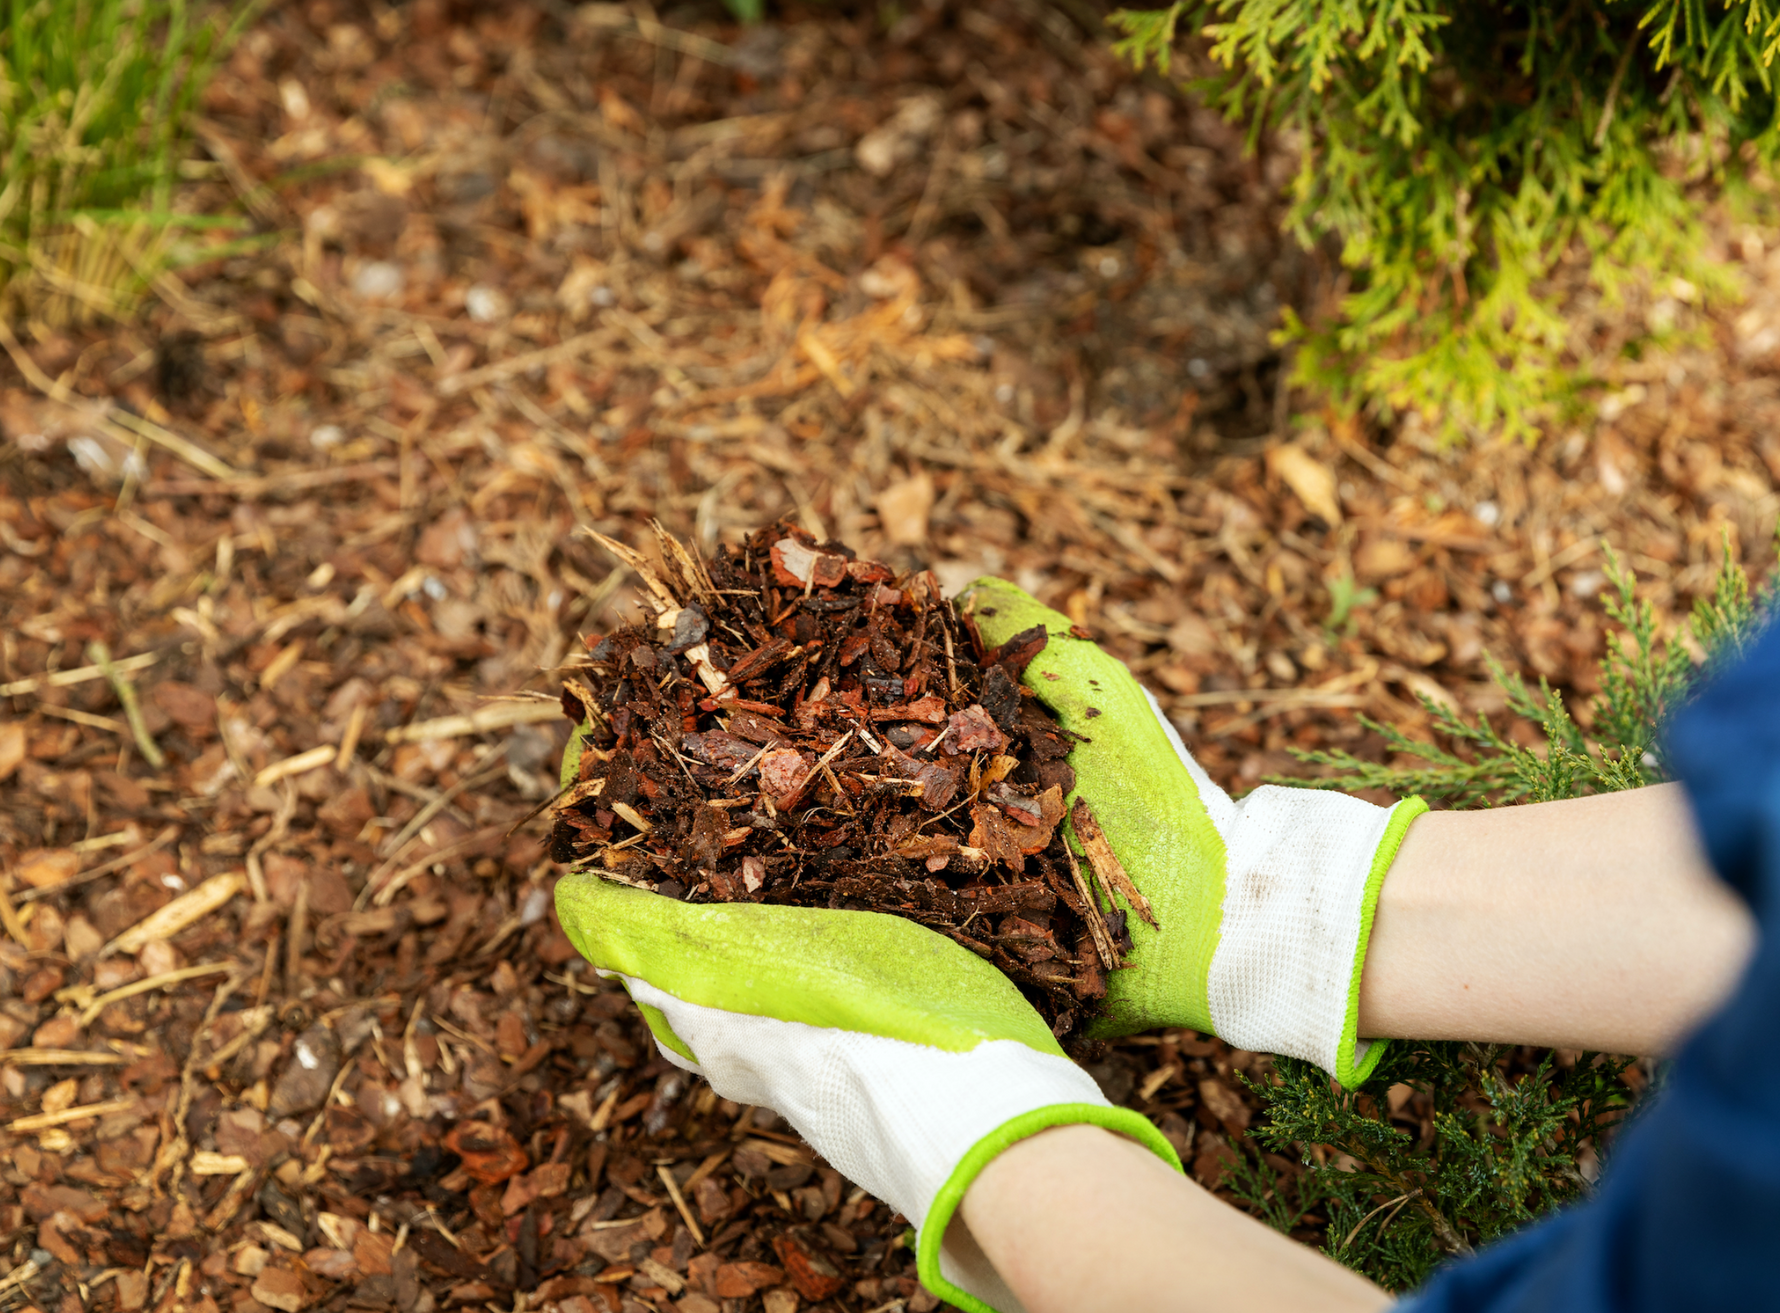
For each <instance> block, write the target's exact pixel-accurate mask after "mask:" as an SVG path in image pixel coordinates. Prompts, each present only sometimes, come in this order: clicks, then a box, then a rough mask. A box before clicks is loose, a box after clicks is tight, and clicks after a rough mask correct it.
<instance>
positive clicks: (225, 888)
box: [99, 871, 247, 957]
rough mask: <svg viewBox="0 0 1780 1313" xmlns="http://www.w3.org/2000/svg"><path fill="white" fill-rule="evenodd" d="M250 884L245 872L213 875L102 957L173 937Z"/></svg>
mask: <svg viewBox="0 0 1780 1313" xmlns="http://www.w3.org/2000/svg"><path fill="white" fill-rule="evenodd" d="M246 887H247V873H246V872H245V871H229V872H226V873H224V874H222V875H216V876H212V877H211V878H210V879H208V880H206V881H204V883H203V884H201V885H199V886H198V887H197V888H196V889H192V890H189V891H188V892H186V893H183V894H181V895H180V896H179V897H177V898H175V899H174V900H173V901H172V902H170V903H168V904H167V905H166V906H165V907H163V908H161V909H160V910H159V911H158V912H153V913H151V914H150V915H148V916H146V917H144V918H143V919H142V920H140V921H138V922H137V923H136V924H135V925H133V926H131V927H130V928H129V929H128V930H126V931H124V932H123V933H122V934H121V935H119V936H118V937H117V938H116V939H113V940H112V941H111V942H110V943H109V944H107V945H105V947H104V948H102V949H100V950H99V956H101V957H110V956H111V955H112V954H113V953H134V952H136V951H137V950H139V949H140V948H141V947H142V946H143V945H144V944H146V943H149V942H150V941H152V940H156V939H171V938H172V937H173V936H174V935H176V934H178V933H179V932H180V931H181V930H184V929H185V928H186V927H187V926H190V925H194V924H196V923H197V922H199V921H201V920H203V919H204V918H205V917H207V916H209V915H210V914H211V913H212V912H214V911H216V909H217V908H219V907H221V906H222V905H223V904H224V903H226V902H228V901H229V899H231V898H233V897H234V896H235V895H236V894H238V893H240V892H241V891H242V890H243V889H245V888H246Z"/></svg>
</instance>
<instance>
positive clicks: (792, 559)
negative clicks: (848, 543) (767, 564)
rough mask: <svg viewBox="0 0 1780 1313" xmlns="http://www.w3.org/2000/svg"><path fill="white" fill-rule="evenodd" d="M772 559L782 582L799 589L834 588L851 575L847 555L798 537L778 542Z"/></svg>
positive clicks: (774, 547) (773, 549)
mask: <svg viewBox="0 0 1780 1313" xmlns="http://www.w3.org/2000/svg"><path fill="white" fill-rule="evenodd" d="M772 561H773V575H774V576H775V577H776V578H777V579H778V581H779V582H780V583H782V584H787V585H790V586H792V587H796V588H808V587H810V586H812V585H814V586H815V587H817V588H833V587H835V586H836V585H838V584H839V583H840V582H841V581H842V580H843V579H845V578H846V577H847V558H846V557H844V556H831V555H829V554H828V553H827V552H819V551H817V550H816V549H815V548H813V547H810V546H807V545H805V544H804V543H800V542H799V541H797V539H795V538H781V539H779V541H778V542H776V543H774V544H773V545H772Z"/></svg>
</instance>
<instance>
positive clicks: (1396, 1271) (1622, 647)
mask: <svg viewBox="0 0 1780 1313" xmlns="http://www.w3.org/2000/svg"><path fill="white" fill-rule="evenodd" d="M1608 563H1609V571H1608V574H1609V580H1610V583H1611V589H1610V590H1609V591H1608V593H1607V594H1606V597H1605V605H1606V610H1607V614H1608V616H1609V618H1610V619H1611V620H1612V621H1613V622H1614V623H1615V624H1616V625H1617V626H1618V632H1616V633H1614V634H1613V635H1611V636H1610V638H1609V639H1608V645H1607V654H1606V656H1605V657H1603V658H1602V661H1601V667H1600V673H1601V692H1600V694H1599V695H1598V696H1597V697H1596V698H1595V699H1594V704H1593V708H1592V710H1593V715H1592V717H1591V718H1590V719H1591V728H1590V729H1589V730H1588V731H1585V730H1583V729H1582V728H1581V727H1580V726H1579V725H1578V724H1577V722H1576V720H1575V718H1574V717H1573V716H1572V715H1571V714H1570V712H1569V710H1568V709H1567V708H1566V707H1565V705H1564V702H1563V699H1562V698H1561V697H1560V696H1559V695H1558V694H1557V693H1556V692H1555V691H1554V690H1553V689H1551V688H1550V687H1548V686H1547V685H1546V684H1545V683H1544V682H1543V681H1542V682H1541V683H1540V685H1539V689H1538V691H1537V692H1536V693H1535V692H1534V691H1533V690H1532V689H1530V688H1529V687H1528V686H1527V685H1526V683H1525V682H1524V681H1523V680H1522V679H1521V678H1520V677H1519V676H1518V675H1513V674H1509V673H1507V672H1506V671H1504V670H1502V669H1501V668H1500V667H1497V668H1496V672H1495V673H1496V679H1497V681H1498V682H1499V683H1500V684H1501V686H1502V687H1503V689H1504V691H1505V692H1506V693H1507V695H1508V702H1509V707H1510V710H1511V711H1512V712H1513V714H1515V715H1518V716H1521V717H1524V718H1526V719H1527V720H1530V721H1532V722H1533V723H1535V724H1537V725H1538V726H1540V727H1541V729H1542V730H1543V731H1544V734H1545V746H1544V750H1543V751H1534V750H1531V749H1528V748H1524V747H1521V746H1520V745H1519V744H1517V743H1514V742H1513V741H1512V740H1510V739H1508V738H1507V737H1505V736H1504V735H1503V734H1502V733H1501V732H1500V731H1498V730H1497V729H1496V728H1495V727H1494V726H1492V725H1491V724H1490V723H1489V721H1488V720H1487V719H1484V718H1482V717H1479V718H1478V719H1477V721H1476V722H1475V723H1473V722H1470V721H1466V720H1464V719H1463V718H1462V717H1460V716H1459V715H1458V714H1457V713H1456V712H1453V711H1451V710H1449V709H1447V708H1445V707H1442V706H1441V705H1440V704H1438V703H1436V702H1433V701H1432V700H1430V699H1423V706H1424V708H1425V709H1426V710H1427V712H1428V714H1429V715H1430V716H1431V717H1432V718H1433V722H1434V725H1435V728H1436V729H1437V731H1438V732H1439V735H1440V737H1442V738H1443V739H1444V740H1445V741H1446V742H1445V746H1442V745H1440V744H1436V743H1429V742H1423V741H1419V740H1416V739H1412V738H1410V737H1409V736H1408V735H1406V734H1403V733H1401V732H1400V731H1397V730H1394V729H1391V728H1389V727H1387V726H1384V725H1380V724H1378V723H1376V722H1373V721H1367V722H1366V723H1367V725H1368V726H1369V727H1370V728H1372V729H1373V730H1375V731H1377V732H1378V733H1379V734H1381V735H1382V736H1383V737H1384V739H1385V741H1386V744H1387V746H1388V749H1389V751H1390V754H1391V760H1388V761H1386V762H1384V763H1379V762H1372V761H1366V760H1363V759H1361V758H1358V757H1355V756H1354V755H1352V754H1351V753H1348V752H1343V751H1333V752H1301V753H1299V754H1298V755H1299V757H1300V759H1301V760H1303V761H1305V762H1306V763H1308V764H1312V765H1317V766H1321V767H1323V768H1324V769H1325V770H1326V771H1328V772H1330V773H1329V774H1327V775H1325V776H1324V777H1322V778H1319V779H1314V780H1302V779H1275V780H1273V781H1272V782H1273V783H1279V784H1300V785H1302V784H1309V785H1312V786H1314V787H1318V788H1330V789H1340V790H1343V791H1347V792H1351V791H1353V790H1356V789H1367V788H1382V789H1388V790H1390V791H1391V792H1393V793H1397V794H1407V793H1419V794H1421V795H1422V796H1423V797H1425V798H1428V799H1429V800H1430V801H1434V800H1439V801H1445V802H1447V803H1449V804H1450V805H1452V806H1455V807H1468V806H1478V805H1485V806H1497V805H1503V804H1508V803H1517V802H1541V801H1547V800H1550V799H1555V798H1573V797H1577V796H1580V795H1583V794H1588V793H1598V792H1608V791H1612V790H1616V789H1628V788H1637V787H1639V786H1641V785H1644V784H1651V783H1656V782H1658V781H1660V780H1663V779H1666V778H1668V776H1667V773H1666V771H1665V769H1664V765H1663V759H1662V746H1661V741H1660V738H1659V731H1660V729H1661V726H1662V724H1663V722H1664V721H1665V720H1666V719H1667V718H1668V717H1669V716H1670V715H1672V714H1673V713H1674V712H1675V710H1676V709H1677V708H1678V707H1679V706H1680V705H1681V703H1682V702H1684V701H1685V700H1686V698H1687V696H1688V693H1689V691H1690V690H1691V689H1692V688H1693V687H1694V686H1695V685H1696V684H1697V682H1698V680H1699V678H1700V677H1701V675H1702V673H1703V672H1705V671H1707V670H1709V669H1711V668H1712V667H1713V665H1714V664H1715V663H1717V662H1719V661H1723V660H1727V659H1730V658H1733V657H1734V656H1735V654H1736V653H1737V652H1738V651H1739V650H1740V649H1741V648H1742V647H1743V645H1744V644H1745V643H1746V642H1748V640H1749V639H1750V638H1751V637H1752V636H1753V635H1754V633H1755V631H1756V628H1757V626H1758V624H1759V623H1760V621H1761V618H1762V617H1763V616H1764V615H1765V614H1767V613H1769V612H1770V611H1771V609H1772V605H1773V602H1774V600H1775V597H1776V578H1780V576H1776V577H1775V578H1770V580H1769V582H1768V583H1767V584H1766V585H1765V586H1764V587H1763V588H1762V589H1761V590H1760V591H1759V593H1753V594H1752V592H1751V590H1750V587H1749V580H1748V576H1747V575H1746V574H1745V573H1744V572H1743V570H1742V569H1741V567H1739V566H1737V565H1736V564H1735V563H1733V562H1732V561H1731V559H1730V556H1729V553H1728V551H1727V553H1726V556H1725V560H1724V564H1723V567H1722V568H1721V569H1720V571H1719V575H1718V580H1717V583H1716V586H1715V588H1714V591H1713V594H1712V596H1710V597H1708V598H1704V599H1702V600H1700V601H1699V602H1698V603H1696V605H1695V607H1694V611H1693V616H1692V619H1691V621H1690V622H1689V624H1688V625H1687V627H1686V629H1687V632H1686V633H1685V634H1677V635H1675V636H1673V637H1671V638H1668V639H1666V640H1665V639H1664V638H1663V637H1662V636H1661V635H1660V634H1659V633H1658V630H1657V621H1656V616H1655V614H1654V612H1653V610H1652V608H1651V607H1650V605H1649V604H1648V603H1640V602H1639V601H1638V599H1637V597H1636V595H1635V592H1634V581H1633V579H1632V576H1631V574H1630V573H1629V572H1628V571H1626V570H1624V569H1622V568H1621V567H1620V565H1619V563H1618V561H1617V560H1616V559H1615V558H1614V557H1613V555H1612V553H1611V551H1609V553H1608ZM1513 1056H1514V1055H1513V1054H1512V1053H1511V1052H1510V1051H1508V1050H1505V1049H1503V1048H1501V1047H1499V1046H1482V1045H1476V1044H1459V1043H1402V1042H1399V1043H1394V1044H1393V1045H1392V1046H1391V1049H1390V1051H1389V1052H1388V1053H1387V1054H1386V1056H1385V1058H1384V1060H1383V1061H1382V1062H1381V1063H1380V1064H1379V1067H1378V1070H1377V1072H1376V1073H1375V1074H1374V1075H1373V1077H1372V1079H1371V1080H1369V1081H1368V1082H1367V1083H1366V1084H1365V1085H1364V1086H1362V1087H1360V1088H1359V1089H1357V1090H1351V1091H1344V1090H1342V1089H1340V1088H1339V1087H1336V1086H1334V1085H1333V1084H1332V1082H1331V1081H1330V1080H1329V1078H1328V1077H1327V1076H1326V1075H1325V1074H1324V1073H1322V1072H1321V1071H1320V1070H1318V1069H1317V1068H1316V1067H1314V1066H1312V1065H1310V1064H1309V1063H1304V1062H1297V1061H1294V1060H1292V1059H1289V1058H1281V1059H1277V1060H1276V1061H1275V1064H1274V1067H1273V1074H1272V1077H1271V1078H1270V1079H1269V1080H1266V1081H1263V1082H1261V1083H1259V1084H1256V1085H1255V1086H1254V1088H1255V1090H1256V1092H1257V1093H1258V1095H1259V1096H1260V1099H1261V1102H1262V1104H1263V1106H1264V1108H1265V1111H1266V1117H1265V1119H1264V1121H1263V1122H1262V1124H1260V1125H1259V1126H1257V1128H1256V1129H1255V1131H1254V1132H1253V1135H1254V1138H1255V1139H1256V1140H1257V1141H1258V1142H1259V1143H1260V1144H1261V1145H1263V1146H1265V1147H1267V1148H1269V1149H1272V1150H1275V1151H1278V1152H1281V1153H1297V1154H1299V1155H1301V1156H1302V1158H1303V1161H1304V1164H1305V1171H1304V1174H1303V1175H1302V1176H1299V1177H1297V1178H1295V1179H1291V1180H1284V1179H1281V1178H1279V1176H1278V1174H1277V1173H1273V1172H1271V1171H1270V1170H1268V1169H1267V1168H1266V1164H1265V1161H1264V1160H1262V1159H1260V1158H1259V1157H1258V1156H1257V1155H1255V1154H1254V1153H1253V1152H1252V1151H1251V1152H1250V1153H1249V1154H1248V1155H1247V1156H1246V1157H1243V1158H1241V1159H1239V1160H1238V1162H1237V1164H1236V1166H1235V1170H1234V1171H1233V1173H1232V1174H1231V1176H1230V1177H1229V1178H1228V1179H1229V1181H1230V1184H1231V1188H1232V1191H1233V1193H1234V1194H1235V1195H1236V1197H1237V1198H1238V1199H1239V1200H1240V1201H1242V1202H1243V1203H1244V1204H1245V1205H1246V1206H1248V1207H1249V1209H1250V1211H1252V1212H1254V1213H1255V1214H1256V1215H1257V1216H1259V1217H1262V1218H1263V1219H1264V1220H1266V1221H1268V1222H1270V1223H1272V1224H1273V1225H1275V1226H1277V1227H1279V1228H1280V1229H1281V1230H1285V1231H1291V1230H1293V1229H1295V1228H1297V1227H1300V1226H1303V1225H1306V1224H1307V1223H1308V1224H1313V1225H1320V1226H1321V1227H1323V1228H1324V1230H1323V1234H1324V1241H1325V1243H1324V1248H1325V1250H1326V1251H1327V1252H1328V1253H1329V1254H1331V1255H1332V1256H1334V1257H1335V1258H1338V1259H1340V1260H1341V1261H1342V1262H1344V1263H1347V1264H1348V1265H1349V1266H1351V1267H1354V1268H1356V1269H1357V1270H1359V1271H1361V1272H1364V1273H1365V1274H1366V1275H1367V1276H1369V1277H1371V1278H1373V1279H1374V1280H1376V1281H1378V1282H1379V1283H1380V1284H1382V1285H1384V1286H1386V1287H1387V1288H1390V1289H1393V1290H1401V1289H1407V1288H1408V1287H1410V1286H1413V1285H1416V1284H1417V1283H1419V1282H1420V1281H1421V1280H1422V1279H1423V1278H1425V1277H1426V1276H1427V1274H1428V1273H1429V1271H1431V1270H1432V1268H1433V1266H1434V1265H1435V1264H1436V1263H1437V1262H1439V1261H1440V1260H1441V1259H1443V1258H1445V1257H1448V1256H1450V1255H1455V1254H1462V1253H1464V1252H1467V1251H1468V1250H1469V1249H1471V1248H1473V1247H1475V1246H1476V1245H1478V1244H1481V1243H1483V1242H1485V1241H1488V1240H1491V1239H1494V1238H1495V1237H1497V1236H1499V1235H1501V1234H1503V1233H1504V1232H1507V1231H1509V1230H1512V1229H1513V1228H1514V1227H1516V1226H1518V1225H1520V1224H1521V1223H1523V1222H1526V1221H1529V1220H1531V1219H1532V1218H1534V1217H1537V1216H1538V1215H1540V1214H1541V1213H1543V1212H1545V1211H1547V1210H1548V1209H1550V1208H1552V1207H1555V1206H1556V1205H1558V1204H1561V1203H1564V1202H1566V1201H1568V1200H1570V1199H1574V1198H1576V1197H1577V1196H1579V1195H1581V1194H1582V1193H1584V1192H1585V1191H1586V1189H1587V1179H1586V1177H1587V1174H1586V1173H1585V1172H1584V1170H1583V1165H1584V1162H1585V1161H1586V1158H1587V1156H1588V1155H1589V1154H1594V1155H1597V1156H1598V1155H1600V1154H1601V1153H1602V1152H1603V1150H1604V1146H1603V1144H1602V1143H1601V1135H1602V1132H1604V1131H1606V1130H1607V1129H1608V1128H1609V1127H1611V1126H1612V1125H1613V1123H1614V1122H1615V1121H1616V1120H1618V1118H1619V1117H1621V1116H1622V1115H1623V1114H1624V1112H1625V1110H1626V1109H1627V1108H1628V1107H1629V1106H1630V1102H1631V1099H1630V1094H1631V1091H1630V1089H1629V1088H1628V1087H1627V1086H1626V1085H1625V1084H1624V1083H1623V1082H1622V1081H1621V1080H1620V1076H1621V1073H1622V1072H1623V1071H1624V1070H1625V1068H1626V1067H1627V1065H1628V1062H1629V1060H1628V1059H1625V1058H1613V1057H1604V1056H1601V1055H1595V1054H1583V1055H1582V1056H1581V1057H1580V1058H1578V1059H1576V1060H1575V1061H1573V1062H1568V1063H1564V1062H1559V1061H1557V1058H1556V1055H1555V1054H1554V1053H1546V1054H1545V1055H1544V1056H1543V1057H1542V1058H1538V1059H1536V1060H1534V1061H1533V1062H1532V1063H1531V1064H1530V1069H1529V1064H1528V1063H1527V1061H1526V1060H1525V1057H1524V1055H1522V1060H1521V1061H1520V1063H1519V1066H1518V1067H1517V1066H1516V1065H1515V1064H1514V1063H1513V1062H1512V1061H1511V1059H1512V1058H1513ZM1572 1056H1574V1055H1572ZM1393 1086H1407V1087H1408V1088H1409V1090H1410V1091H1412V1092H1415V1093H1416V1094H1419V1095H1420V1096H1422V1097H1423V1098H1425V1100H1426V1101H1427V1110H1428V1111H1429V1112H1430V1113H1431V1117H1432V1127H1433V1134H1432V1136H1431V1137H1430V1138H1428V1139H1426V1140H1422V1139H1418V1138H1417V1137H1415V1136H1412V1135H1410V1134H1409V1133H1408V1132H1407V1131H1405V1130H1403V1129H1402V1128H1400V1127H1398V1126H1394V1125H1392V1124H1391V1113H1390V1109H1389V1098H1388V1094H1389V1091H1390V1089H1391V1087H1393ZM1318 1145H1320V1146H1324V1148H1323V1149H1322V1151H1321V1152H1320V1153H1319V1152H1317V1151H1316V1150H1315V1146H1318Z"/></svg>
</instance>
